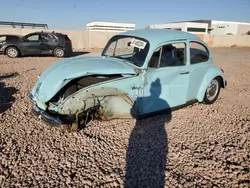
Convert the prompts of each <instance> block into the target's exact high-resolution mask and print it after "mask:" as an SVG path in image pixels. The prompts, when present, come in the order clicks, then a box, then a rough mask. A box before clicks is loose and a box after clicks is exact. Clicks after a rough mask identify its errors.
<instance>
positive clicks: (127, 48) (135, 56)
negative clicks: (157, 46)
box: [103, 36, 149, 67]
mask: <svg viewBox="0 0 250 188" xmlns="http://www.w3.org/2000/svg"><path fill="white" fill-rule="evenodd" d="M148 50H149V43H148V42H147V41H146V40H144V39H141V38H137V37H131V36H115V37H113V38H111V39H110V41H109V42H108V44H107V46H106V47H105V49H104V53H103V55H104V56H109V57H115V58H119V59H124V60H126V61H128V62H129V63H132V64H134V65H136V66H138V67H141V66H142V65H143V64H144V62H145V59H146V57H147V54H148Z"/></svg>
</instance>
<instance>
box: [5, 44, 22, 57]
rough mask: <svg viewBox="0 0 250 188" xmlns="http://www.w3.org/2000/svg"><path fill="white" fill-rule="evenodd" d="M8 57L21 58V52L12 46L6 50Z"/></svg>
mask: <svg viewBox="0 0 250 188" xmlns="http://www.w3.org/2000/svg"><path fill="white" fill-rule="evenodd" d="M6 55H7V56H8V57H10V58H17V57H19V55H20V52H19V50H18V49H17V48H16V47H14V46H11V47H8V48H7V49H6Z"/></svg>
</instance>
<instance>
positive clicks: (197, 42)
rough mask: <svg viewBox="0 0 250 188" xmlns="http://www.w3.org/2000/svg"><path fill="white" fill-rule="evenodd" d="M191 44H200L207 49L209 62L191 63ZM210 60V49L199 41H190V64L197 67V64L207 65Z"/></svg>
mask: <svg viewBox="0 0 250 188" xmlns="http://www.w3.org/2000/svg"><path fill="white" fill-rule="evenodd" d="M191 43H196V44H200V45H201V46H203V47H204V48H205V50H206V52H207V60H205V61H201V62H199V63H191ZM209 59H210V51H209V50H208V48H207V47H206V46H205V45H204V44H203V43H201V42H199V41H195V40H190V41H189V63H190V65H197V64H201V63H206V62H208V61H209Z"/></svg>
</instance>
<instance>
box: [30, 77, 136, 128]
mask: <svg viewBox="0 0 250 188" xmlns="http://www.w3.org/2000/svg"><path fill="white" fill-rule="evenodd" d="M133 76H135V75H121V74H115V75H90V76H85V77H82V78H77V79H74V80H72V81H70V82H68V83H67V84H66V85H65V86H64V87H62V88H61V89H60V90H59V91H58V92H57V94H56V95H54V96H53V97H52V98H51V99H50V100H49V101H47V102H45V103H44V104H43V105H45V106H46V107H45V109H41V108H39V106H38V105H37V104H38V103H39V100H36V98H35V96H33V95H32V94H31V93H30V94H29V98H30V100H32V101H33V103H34V106H33V109H32V111H33V112H34V114H36V115H37V116H38V117H40V119H42V120H43V121H45V122H47V123H49V124H50V125H52V126H56V127H60V126H62V125H65V124H67V125H70V126H73V125H74V126H75V127H78V126H79V125H80V124H81V125H83V126H85V125H86V124H87V123H88V122H89V121H90V120H93V119H99V120H103V121H105V120H110V119H115V118H131V117H132V115H131V114H133V113H134V112H132V113H131V109H132V107H133V106H134V100H133V99H132V98H130V96H129V94H128V93H126V92H123V91H121V90H118V89H117V88H116V87H112V83H111V81H119V80H124V79H126V78H129V77H133ZM77 129H78V128H77Z"/></svg>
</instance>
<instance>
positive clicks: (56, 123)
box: [28, 93, 63, 127]
mask: <svg viewBox="0 0 250 188" xmlns="http://www.w3.org/2000/svg"><path fill="white" fill-rule="evenodd" d="M28 97H29V99H30V100H31V101H32V102H33V103H34V105H33V107H32V110H31V112H32V113H33V114H34V115H36V116H38V117H39V118H40V119H42V120H43V121H45V122H46V123H48V124H49V125H50V126H53V127H60V126H61V125H62V124H63V123H62V120H60V119H59V118H58V117H55V116H52V115H50V114H48V113H47V112H46V111H45V110H42V109H40V108H39V107H37V106H36V104H35V101H34V97H33V95H32V94H31V93H30V94H28Z"/></svg>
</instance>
